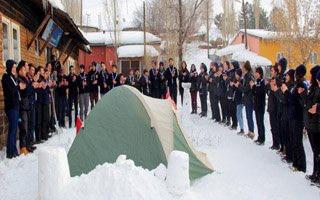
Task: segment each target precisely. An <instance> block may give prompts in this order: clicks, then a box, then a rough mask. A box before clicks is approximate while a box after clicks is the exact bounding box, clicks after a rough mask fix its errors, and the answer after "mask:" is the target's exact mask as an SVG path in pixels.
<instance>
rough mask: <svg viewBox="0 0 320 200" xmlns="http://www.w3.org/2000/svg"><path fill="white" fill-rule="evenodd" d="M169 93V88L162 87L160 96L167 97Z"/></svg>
mask: <svg viewBox="0 0 320 200" xmlns="http://www.w3.org/2000/svg"><path fill="white" fill-rule="evenodd" d="M166 94H167V88H163V89H160V98H161V99H165V98H166Z"/></svg>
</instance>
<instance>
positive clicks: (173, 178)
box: [166, 151, 190, 195]
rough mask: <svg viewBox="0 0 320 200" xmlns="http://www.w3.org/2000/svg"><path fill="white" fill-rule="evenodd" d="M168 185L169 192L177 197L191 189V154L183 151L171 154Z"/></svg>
mask: <svg viewBox="0 0 320 200" xmlns="http://www.w3.org/2000/svg"><path fill="white" fill-rule="evenodd" d="M166 184H167V188H168V190H169V192H170V193H172V194H176V195H182V194H184V193H185V192H186V191H187V190H188V189H189V187H190V179H189V154H187V153H185V152H181V151H172V152H171V153H170V156H169V160H168V169H167V178H166Z"/></svg>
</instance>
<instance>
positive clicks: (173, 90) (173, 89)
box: [169, 85, 178, 104]
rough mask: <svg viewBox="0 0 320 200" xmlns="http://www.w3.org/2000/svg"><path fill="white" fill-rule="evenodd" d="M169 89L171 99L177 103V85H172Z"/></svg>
mask: <svg viewBox="0 0 320 200" xmlns="http://www.w3.org/2000/svg"><path fill="white" fill-rule="evenodd" d="M169 91H170V97H171V99H172V100H173V101H174V102H175V104H177V92H178V91H177V86H175V85H172V86H169Z"/></svg>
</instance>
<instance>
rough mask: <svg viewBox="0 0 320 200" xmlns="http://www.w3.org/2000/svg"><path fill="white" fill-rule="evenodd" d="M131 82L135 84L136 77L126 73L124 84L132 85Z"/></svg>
mask: <svg viewBox="0 0 320 200" xmlns="http://www.w3.org/2000/svg"><path fill="white" fill-rule="evenodd" d="M133 83H134V85H135V84H136V77H135V76H134V75H132V76H130V75H128V76H127V78H126V82H125V84H126V85H130V86H134V85H133Z"/></svg>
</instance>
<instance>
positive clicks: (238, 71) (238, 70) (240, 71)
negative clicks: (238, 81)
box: [236, 68, 242, 77]
mask: <svg viewBox="0 0 320 200" xmlns="http://www.w3.org/2000/svg"><path fill="white" fill-rule="evenodd" d="M236 74H238V75H239V76H240V77H242V70H241V69H240V68H238V69H236Z"/></svg>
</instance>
